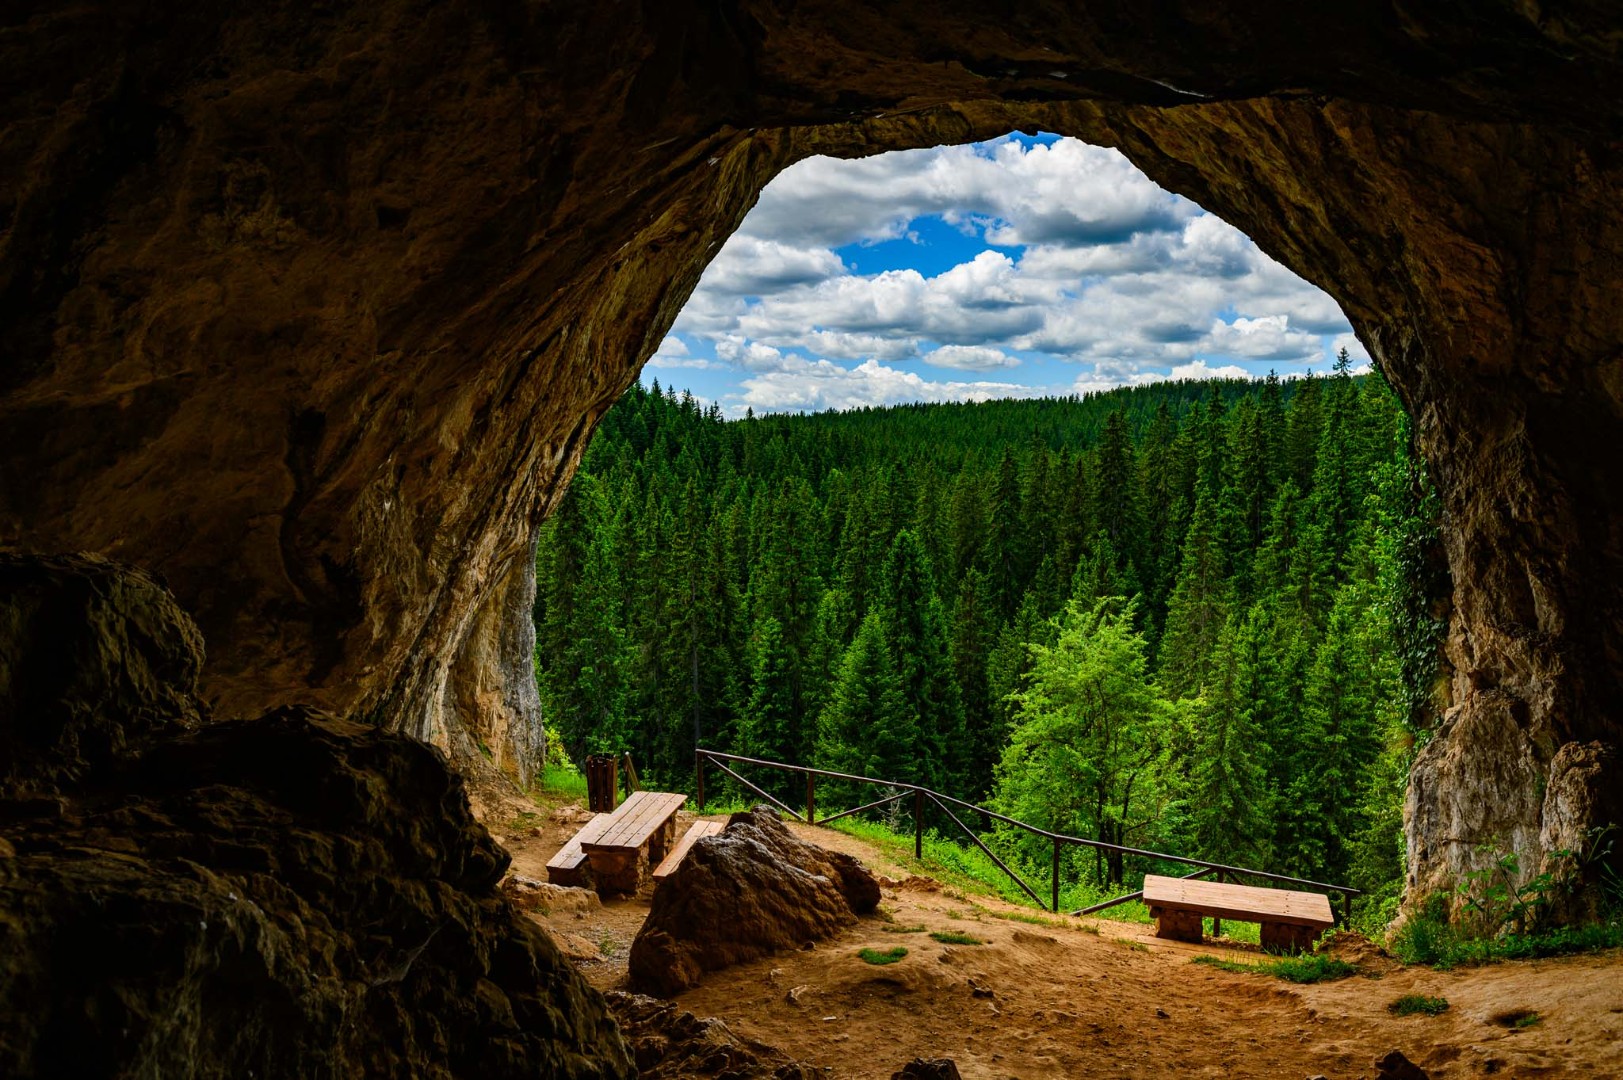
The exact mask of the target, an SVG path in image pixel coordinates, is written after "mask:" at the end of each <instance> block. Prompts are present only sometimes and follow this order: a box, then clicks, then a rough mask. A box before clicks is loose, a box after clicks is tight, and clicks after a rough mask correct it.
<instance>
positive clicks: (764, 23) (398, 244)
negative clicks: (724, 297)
mask: <svg viewBox="0 0 1623 1080" xmlns="http://www.w3.org/2000/svg"><path fill="white" fill-rule="evenodd" d="M1620 30H1623V18H1620V16H1619V15H1618V14H1617V12H1616V11H1615V10H1613V9H1612V8H1609V7H1607V6H1606V5H1600V4H1575V5H1564V6H1550V5H1543V6H1539V5H1528V4H1522V3H1513V2H1511V0H1483V2H1480V3H1471V4H1464V3H1443V4H1431V5H1410V4H1379V3H1375V4H1371V3H1367V2H1362V0H1360V2H1356V3H1354V2H1350V0H1345V2H1344V0H1330V2H1327V3H1323V4H1317V5H1314V6H1313V7H1312V9H1311V11H1308V9H1306V8H1304V7H1303V6H1302V5H1301V4H1299V3H1295V2H1289V0H1258V2H1253V3H1247V4H1239V3H1234V2H1232V0H1228V2H1225V0H1215V2H1214V0H1201V2H1195V0H1174V2H1172V3H1163V4H1149V5H1146V4H1120V3H1109V4H1106V3H1097V4H1077V3H1065V4H1058V3H1047V2H1040V3H1032V4H1024V5H1020V6H1019V9H1018V11H1016V12H1013V13H1010V12H1004V11H1001V10H996V11H994V9H992V8H989V7H987V6H985V5H983V4H976V3H970V2H968V0H932V2H931V3H928V4H925V3H921V2H911V0H904V2H901V3H896V4H887V5H882V6H873V5H863V4H854V3H850V2H849V0H811V2H808V3H798V4H793V5H786V4H778V3H773V2H771V0H738V2H736V3H728V4H723V5H716V4H709V3H704V4H701V3H695V2H687V0H671V2H670V3H662V4H654V5H643V6H638V7H631V8H628V7H626V6H624V5H607V4H595V5H593V4H587V5H526V4H520V3H516V2H506V0H497V2H487V0H480V2H478V3H472V2H464V0H452V2H447V3H438V4H432V5H430V4H423V3H413V2H410V0H378V2H374V3H370V4H359V3H343V2H340V3H335V4H328V5H324V6H322V7H321V8H320V9H319V11H312V10H311V9H310V8H309V6H308V5H304V4H294V3H285V2H277V0H271V2H269V3H256V4H246V3H230V2H227V3H218V4H210V5H172V4H170V5H165V4H157V3H143V2H137V3H112V2H110V0H101V2H95V0H93V2H90V3H84V4H80V5H77V6H74V7H71V8H62V7H61V6H60V5H52V4H46V3H43V2H42V0H36V2H33V3H29V2H25V3H23V4H22V5H20V6H15V5H14V8H13V10H11V11H9V12H8V15H7V18H6V20H5V25H4V28H3V29H0V71H4V72H6V73H7V75H8V78H7V79H6V81H5V83H4V87H5V89H4V90H3V91H0V93H3V95H4V100H3V101H0V341H3V342H4V343H5V345H4V350H5V351H4V354H3V356H0V442H3V449H4V456H3V459H0V543H6V542H9V543H14V544H18V545H21V546H25V547H27V548H28V549H31V550H34V551H43V552H58V551H80V550H91V551H97V552H101V553H103V554H106V555H110V556H112V557H116V558H119V559H121V560H124V561H127V562H130V563H133V564H135V565H138V566H140V567H142V568H144V569H146V570H149V571H152V572H154V573H159V574H161V575H162V576H163V577H164V579H165V580H166V581H167V582H168V583H169V584H170V585H171V586H172V588H173V589H174V591H175V593H176V595H177V596H178V597H179V598H180V601H181V603H182V605H183V606H184V607H185V609H186V610H187V611H188V612H190V613H191V614H192V615H193V616H194V617H195V618H196V620H197V622H198V625H199V626H200V627H201V629H202V631H203V636H204V638H205V640H206V641H207V643H208V652H207V662H206V664H205V666H204V668H203V670H202V683H201V685H202V691H203V695H204V697H205V699H206V700H207V701H208V702H209V704H210V705H211V706H212V708H213V711H214V712H215V713H216V714H218V715H222V716H251V715H257V714H258V713H260V712H263V711H264V710H266V709H268V708H271V707H273V706H276V705H279V704H283V703H287V702H297V703H304V704H311V705H316V706H319V707H322V708H324V709H327V710H330V711H331V712H333V713H336V714H338V715H342V716H348V717H353V718H357V719H364V720H368V721H372V722H375V723H378V724H381V725H382V726H385V727H387V728H389V729H391V730H397V731H404V732H407V733H409V734H413V735H416V736H418V737H419V738H422V739H426V740H428V741H430V742H433V743H435V744H437V745H439V746H441V747H443V748H445V749H447V750H448V751H450V752H451V753H453V754H454V755H456V756H457V757H458V759H459V760H460V761H461V762H462V763H463V764H464V765H465V766H466V767H468V768H482V767H483V761H484V758H483V756H482V755H480V754H477V753H474V754H470V753H469V752H468V748H469V747H471V746H473V745H474V743H475V742H476V741H477V740H484V741H485V742H486V744H487V745H490V746H491V747H492V753H493V756H494V757H495V758H496V760H497V761H498V762H500V763H501V765H502V766H503V767H504V768H507V769H510V770H512V771H513V772H515V773H519V774H523V773H524V772H526V771H528V770H529V769H530V768H531V767H533V764H534V746H535V734H534V721H535V706H534V701H533V697H532V696H531V695H530V693H529V691H528V689H527V679H528V674H527V672H526V670H525V667H526V665H525V663H524V657H525V655H527V654H525V652H524V636H523V635H524V630H523V627H522V623H523V621H524V613H523V609H524V607H525V605H524V602H523V597H524V596H525V594H526V589H527V588H528V584H527V580H528V574H529V573H530V568H529V565H528V561H527V560H528V554H529V550H530V541H531V537H532V535H533V527H534V524H535V523H536V521H537V520H539V518H540V517H541V516H542V515H543V514H545V513H546V511H547V510H548V508H549V507H550V506H551V505H552V504H553V502H554V501H555V499H556V498H557V495H558V492H559V491H560V490H561V488H562V485H563V484H564V483H566V482H567V479H568V476H569V474H570V472H571V470H572V469H573V467H574V464H575V461H576V460H577V458H578V455H579V453H580V451H581V449H582V446H583V444H584V442H585V440H586V438H587V436H588V435H589V433H590V431H591V428H592V425H593V423H594V422H595V420H596V419H597V417H598V416H600V415H601V413H602V411H603V410H604V409H605V408H606V407H607V406H608V404H609V403H610V402H612V401H613V400H614V398H615V397H616V395H617V394H618V393H619V392H620V390H621V389H622V388H623V387H624V386H625V385H627V383H628V382H629V381H630V380H631V379H632V378H633V377H634V374H635V372H636V370H637V368H638V366H639V365H640V364H641V363H642V361H643V359H644V358H646V357H647V356H648V355H649V353H650V352H651V351H652V349H653V348H654V346H655V344H656V343H657V342H658V341H659V339H660V337H661V336H662V334H663V332H664V330H665V328H666V327H667V326H668V325H669V323H670V321H671V320H672V319H673V318H674V316H675V314H676V312H677V310H678V309H679V307H680V305H681V303H682V302H683V300H684V299H685V298H686V296H687V295H688V293H689V292H690V291H691V289H692V287H693V285H694V283H695V282H696V280H697V277H698V274H699V273H700V271H701V269H702V268H703V266H704V264H705V262H706V261H707V259H708V258H709V257H710V256H711V255H712V254H713V253H714V251H715V250H716V248H717V247H718V246H719V245H720V243H721V241H722V240H723V239H724V238H725V237H726V235H727V234H728V232H729V231H730V230H731V229H732V228H734V227H735V225H736V223H737V222H738V220H739V219H740V217H741V216H742V214H743V213H744V211H745V210H746V209H747V208H748V206H749V205H750V204H751V202H752V201H753V200H754V198H755V197H756V195H757V193H758V192H759V191H760V189H761V187H762V185H763V184H765V183H766V181H767V180H768V179H770V178H771V176H772V175H773V174H774V173H776V172H777V171H778V170H780V169H782V168H783V167H785V166H786V165H788V164H790V163H791V162H793V161H794V160H796V159H798V158H801V157H804V156H806V155H808V154H813V153H829V154H839V155H857V154H864V153H870V152H874V151H878V150H884V149H893V148H901V147H907V146H918V145H927V144H932V143H937V142H943V141H963V140H968V139H973V138H978V137H985V136H990V135H994V134H997V133H1000V132H1002V131H1006V130H1008V129H1010V128H1013V127H1025V128H1038V127H1043V128H1048V129H1050V130H1054V131H1058V132H1062V133H1066V134H1072V135H1077V136H1080V137H1082V138H1086V139H1090V140H1092V141H1095V142H1101V143H1106V144H1109V145H1115V146H1118V147H1120V148H1121V149H1122V150H1123V152H1125V153H1126V154H1127V155H1128V156H1129V157H1131V158H1132V159H1133V160H1134V161H1135V162H1137V163H1138V164H1139V165H1141V166H1142V167H1143V168H1144V169H1145V170H1146V171H1147V172H1149V173H1150V174H1151V175H1152V176H1154V177H1155V178H1156V179H1157V180H1159V181H1160V182H1162V183H1163V184H1165V185H1166V186H1168V187H1170V188H1172V189H1174V190H1177V191H1179V192H1182V193H1184V194H1187V195H1189V196H1191V197H1193V198H1195V199H1197V200H1198V201H1200V202H1201V203H1203V204H1204V205H1205V206H1207V207H1208V208H1209V209H1212V210H1213V211H1215V212H1217V213H1219V214H1221V215H1222V216H1223V217H1225V218H1226V219H1228V220H1229V221H1232V222H1234V223H1235V224H1236V225H1238V226H1240V227H1241V228H1243V229H1244V230H1245V231H1246V232H1248V233H1249V234H1251V235H1252V236H1253V237H1254V238H1256V239H1257V241H1258V242H1259V243H1260V244H1261V245H1262V246H1263V247H1264V248H1265V249H1266V250H1267V251H1269V252H1270V253H1271V254H1273V255H1275V256H1276V257H1278V258H1279V259H1281V260H1282V261H1283V262H1285V263H1286V264H1287V265H1289V266H1291V267H1292V268H1293V269H1295V270H1297V271H1298V272H1299V273H1301V274H1303V275H1304V276H1305V277H1307V278H1308V279H1310V280H1312V281H1313V282H1315V283H1316V284H1318V285H1320V286H1323V287H1324V288H1326V289H1328V290H1329V291H1330V292H1331V293H1332V294H1333V295H1334V296H1335V297H1336V298H1337V299H1338V300H1340V301H1341V303H1342V305H1343V306H1344V308H1345V309H1346V310H1347V312H1348V314H1349V316H1350V317H1351V319H1352V321H1353V323H1354V325H1355V326H1356V327H1357V328H1358V330H1359V333H1360V334H1361V336H1362V338H1363V340H1364V341H1365V343H1366V344H1367V345H1368V346H1369V347H1370V350H1371V352H1372V353H1373V354H1374V355H1375V357H1376V358H1377V360H1378V361H1379V362H1380V363H1381V365H1382V366H1383V368H1384V369H1385V370H1386V372H1387V373H1388V375H1389V376H1390V377H1391V379H1392V380H1393V382H1394V383H1395V385H1396V386H1397V387H1398V389H1399V391H1400V392H1401V393H1402V395H1403V397H1404V399H1405V401H1406V402H1407V404H1408V406H1409V408H1410V410H1411V411H1412V413H1413V414H1414V416H1415V419H1416V422H1417V429H1418V442H1419V447H1420V449H1421V451H1422V452H1423V453H1424V454H1425V456H1426V457H1427V459H1428V460H1429V461H1430V462H1431V464H1432V467H1433V471H1434V475H1435V478H1436V480H1437V483H1438V486H1439V488H1440V490H1441V493H1442V496H1443V500H1444V505H1445V517H1444V522H1443V527H1444V533H1445V537H1446V540H1447V544H1448V550H1449V559H1450V563H1451V566H1452V570H1453V574H1454V580H1455V583H1456V595H1455V603H1454V609H1453V633H1452V635H1451V639H1450V640H1451V645H1450V659H1451V661H1452V663H1453V665H1454V669H1455V673H1456V674H1455V679H1454V694H1453V707H1452V710H1451V711H1450V714H1449V718H1448V721H1447V722H1446V724H1445V725H1444V728H1443V730H1442V731H1441V733H1440V734H1439V736H1438V737H1437V739H1436V740H1435V741H1434V742H1433V743H1432V744H1431V745H1430V746H1429V747H1428V748H1427V750H1426V752H1425V754H1424V755H1422V758H1421V760H1420V762H1419V763H1418V764H1417V766H1416V772H1415V781H1416V782H1415V785H1414V789H1413V791H1412V792H1411V796H1410V805H1409V812H1408V822H1409V824H1408V830H1409V850H1410V859H1411V886H1412V888H1413V889H1414V890H1416V891H1425V890H1427V889H1430V888H1432V887H1434V886H1440V885H1445V884H1447V883H1448V882H1449V881H1451V880H1452V879H1453V878H1454V877H1455V876H1457V874H1458V873H1459V872H1460V871H1462V870H1465V869H1468V868H1470V867H1471V866H1473V865H1476V863H1477V861H1478V860H1479V859H1481V858H1482V856H1479V855H1477V854H1476V851H1477V849H1478V848H1479V847H1480V846H1482V845H1485V844H1486V845H1494V844H1498V845H1508V846H1510V847H1512V848H1514V849H1515V850H1516V851H1517V852H1518V853H1519V854H1520V855H1521V857H1522V864H1523V866H1524V867H1525V868H1526V869H1527V871H1528V872H1529V873H1531V872H1533V871H1534V870H1536V869H1537V868H1538V865H1539V863H1540V862H1541V860H1542V858H1543V856H1544V853H1545V851H1546V847H1545V841H1544V839H1543V833H1544V829H1545V819H1546V818H1547V817H1549V816H1550V815H1552V814H1557V815H1566V816H1570V814H1571V813H1572V812H1573V811H1572V810H1571V808H1570V806H1569V804H1565V803H1564V804H1562V806H1561V807H1553V806H1547V805H1546V798H1547V794H1546V793H1547V791H1548V790H1549V789H1548V788H1547V787H1545V789H1544V791H1541V786H1543V785H1546V784H1547V782H1548V780H1549V778H1550V776H1551V769H1552V765H1553V763H1554V762H1555V761H1556V759H1557V757H1558V755H1559V754H1560V753H1561V752H1562V748H1563V747H1565V746H1566V745H1568V744H1571V743H1578V744H1583V745H1588V744H1592V743H1600V744H1603V745H1604V746H1605V747H1609V748H1613V750H1615V748H1616V747H1617V746H1618V744H1619V741H1620V732H1623V720H1620V714H1619V702H1620V701H1623V685H1620V672H1623V524H1620V523H1623V470H1619V469H1617V468H1616V467H1615V465H1614V464H1613V462H1614V460H1615V458H1616V456H1617V448H1618V446H1619V445H1623V307H1620V306H1619V305H1618V304H1617V303H1616V296H1617V292H1618V289H1619V286H1620V283H1623V268H1620V266H1619V262H1618V255H1617V252H1619V251H1623V209H1620V208H1619V205H1618V203H1617V200H1616V199H1615V197H1614V196H1615V192H1616V191H1618V190H1620V188H1623V164H1620V162H1623V156H1620V154H1619V149H1620V144H1619V132H1620V130H1623V129H1620V127H1619V115H1618V105H1617V103H1618V102H1619V101H1620V100H1623V55H1620V50H1623V32H1620ZM1608 752H1611V751H1608ZM1603 758H1604V755H1603ZM1604 760H1609V761H1615V760H1616V757H1615V755H1614V756H1612V757H1609V758H1604ZM1606 768H1607V769H1610V768H1611V767H1610V766H1607V767H1606ZM1609 775H1610V776H1611V777H1612V781H1611V782H1612V783H1613V784H1614V786H1615V783H1616V776H1615V771H1613V772H1610V773H1609ZM1571 805H1576V804H1571ZM1584 805H1586V806H1591V807H1592V809H1591V810H1587V811H1584V812H1585V813H1590V812H1599V810H1598V809H1596V808H1597V807H1598V804H1584ZM1566 816H1562V817H1561V820H1562V821H1563V824H1562V825H1561V829H1562V830H1565V832H1574V831H1576V833H1579V834H1586V833H1587V832H1588V831H1589V830H1590V829H1591V828H1592V827H1593V826H1594V825H1597V824H1599V823H1600V822H1599V819H1586V820H1584V821H1578V820H1571V821H1569V820H1567V817H1566Z"/></svg>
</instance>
